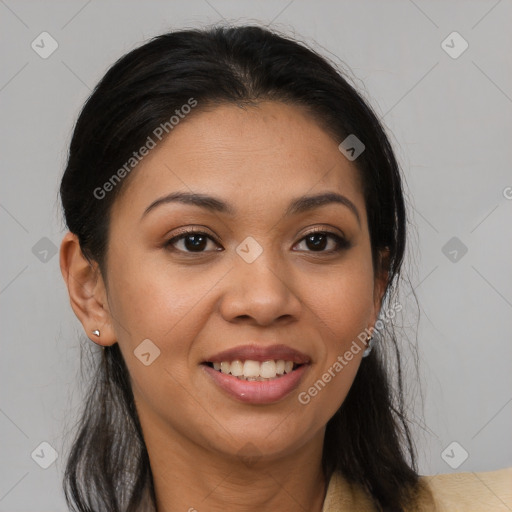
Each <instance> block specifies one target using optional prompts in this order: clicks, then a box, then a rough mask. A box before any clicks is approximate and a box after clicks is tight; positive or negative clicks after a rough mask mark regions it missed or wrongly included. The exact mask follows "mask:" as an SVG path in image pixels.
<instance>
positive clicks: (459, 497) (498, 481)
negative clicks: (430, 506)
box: [420, 467, 512, 512]
mask: <svg viewBox="0 0 512 512" xmlns="http://www.w3.org/2000/svg"><path fill="white" fill-rule="evenodd" d="M420 481H422V482H423V483H425V484H426V485H427V486H428V488H429V489H430V491H431V492H432V495H433V497H434V500H435V502H436V506H437V510H438V511H439V512H445V511H446V512H448V511H449V512H457V511H464V512H488V511H490V510H493V511H496V512H498V511H502V510H503V511H510V510H512V467H510V468H505V469H499V470H497V471H487V472H480V473H474V472H471V473H470V472H468V473H448V474H440V475H432V476H422V477H420Z"/></svg>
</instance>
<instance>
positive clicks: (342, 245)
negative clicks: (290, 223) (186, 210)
mask: <svg viewBox="0 0 512 512" xmlns="http://www.w3.org/2000/svg"><path fill="white" fill-rule="evenodd" d="M318 234H322V235H327V236H328V237H330V238H332V239H333V240H334V241H335V242H336V244H337V247H336V248H335V249H331V250H329V251H306V252H311V253H313V254H315V253H318V254H334V253H338V252H341V251H343V250H346V249H348V248H350V246H351V244H350V242H348V240H346V239H345V238H343V237H341V236H340V235H337V234H336V233H333V232H331V231H326V230H325V229H322V228H315V229H313V230H311V231H310V232H309V233H306V234H305V235H304V236H303V237H302V238H301V239H300V240H299V242H298V243H301V242H303V241H305V240H306V239H307V238H308V237H309V236H312V235H318ZM189 235H204V236H206V237H207V238H208V239H210V240H212V241H213V242H215V243H217V242H216V241H215V240H214V239H213V237H211V236H210V235H208V234H207V233H205V232H204V231H200V230H197V229H189V230H187V231H182V232H181V233H180V234H179V235H176V236H174V237H172V238H171V239H169V240H168V241H167V242H166V243H165V247H166V248H168V249H170V250H173V251H177V252H181V253H184V254H205V253H208V252H214V251H197V252H194V251H183V250H181V249H176V248H175V247H172V245H173V244H174V243H176V242H177V241H180V240H182V239H185V238H186V237H187V236H189Z"/></svg>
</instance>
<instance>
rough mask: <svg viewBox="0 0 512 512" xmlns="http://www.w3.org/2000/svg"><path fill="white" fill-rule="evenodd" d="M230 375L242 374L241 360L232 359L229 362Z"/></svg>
mask: <svg viewBox="0 0 512 512" xmlns="http://www.w3.org/2000/svg"><path fill="white" fill-rule="evenodd" d="M230 370H231V375H234V376H235V377H240V375H243V374H244V363H242V361H238V360H237V361H233V362H232V363H231V368H230Z"/></svg>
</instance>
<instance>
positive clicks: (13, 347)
mask: <svg viewBox="0 0 512 512" xmlns="http://www.w3.org/2000/svg"><path fill="white" fill-rule="evenodd" d="M222 18H225V19H228V20H229V21H233V22H236V23H244V22H247V21H249V22H257V23H261V24H269V23H271V24H272V25H273V26H275V27H276V28H278V29H280V30H283V31H286V32H288V33H289V34H290V35H293V34H294V33H296V35H297V36H298V37H302V38H303V40H305V41H306V42H307V43H309V44H310V45H312V46H313V47H314V48H316V49H317V50H319V51H320V52H322V53H323V54H325V55H328V56H329V57H330V58H332V59H334V60H335V61H338V60H339V59H341V61H343V62H345V63H346V65H347V66H348V67H350V69H351V70H352V73H353V74H354V75H355V77H357V80H356V84H357V85H358V87H359V88H360V89H361V90H362V91H363V94H364V95H365V96H366V97H367V98H369V99H370V101H371V103H372V105H373V106H374V108H375V110H376V111H377V113H378V114H379V116H380V117H381V118H382V119H383V122H384V123H385V125H386V126H387V127H388V129H389V131H390V132H391V133H392V136H391V137H392V142H393V144H394V146H395V148H396V152H397V156H398V157H399V159H400V162H401V164H402V167H403V170H404V174H405V176H406V182H407V185H408V190H409V196H410V199H409V202H410V211H411V214H412V216H413V231H412V233H411V235H412V236H411V242H412V247H413V250H412V251H411V253H410V255H409V259H408V264H407V268H409V275H410V279H411V282H412V285H413V288H414V290H415V292H416V294H417V297H418V300H419V304H420V310H421V317H420V323H419V329H418V335H417V344H418V350H419V354H420V359H421V376H422V379H423V382H424V385H423V391H424V396H425V407H424V418H421V415H422V410H421V405H418V404H417V401H416V402H415V403H416V405H415V406H414V407H413V409H411V414H412V415H413V416H416V418H417V422H418V428H417V429H416V431H415V436H416V439H417V442H418V449H419V456H420V472H421V473H422V474H434V473H448V472H453V471H457V472H458V471H487V470H493V469H498V468H502V467H506V466H511V465H512V446H511V442H510V432H512V404H511V401H512V386H511V383H512V375H511V372H510V368H511V359H512V358H511V355H512V344H511V343H510V338H511V335H510V333H511V330H512V314H511V313H512V286H511V284H512V265H511V264H510V263H511V261H512V259H511V256H512V244H511V243H510V241H511V239H512V237H511V235H512V227H511V225H512V223H511V222H510V220H511V213H512V200H511V199H512V188H511V187H512V173H511V169H510V162H511V153H512V149H511V146H512V144H511V139H510V137H511V134H512V116H511V114H512V99H511V97H512V73H511V70H512V65H511V58H510V55H511V53H510V50H511V48H512V32H511V31H510V29H509V28H510V25H511V23H510V22H511V20H512V2H511V1H510V0H509V1H506V0H501V1H496V0H492V1H464V2H463V1H449V2H441V1H436V2H433V1H431V2H429V1H425V0H423V1H420V0H415V2H412V1H405V0H404V1H386V2H383V1H381V0H378V1H367V0H366V1H362V2H355V1H353V2H333V1H316V2H314V3H313V2H306V1H301V0H295V1H289V0H284V1H272V2H270V1H260V2H257V3H256V2H248V1H238V2H234V1H221V0H209V1H203V0H201V1H187V2H185V1H181V2H173V1H167V2H157V1H149V2H126V1H125V2H120V1H105V2H100V1H99V0H92V1H89V2H87V1H67V2H54V1H46V2H28V1H18V2H16V1H14V0H0V40H1V47H2V49H3V53H2V55H3V62H2V66H1V70H0V105H1V109H2V110H1V111H2V117H1V128H0V129H1V140H2V151H1V154H0V158H1V161H2V163H1V173H2V175H1V179H2V186H1V192H0V226H1V236H2V265H1V275H0V308H1V309H0V311H1V330H2V338H1V343H2V345H1V350H2V352H1V354H2V357H1V358H0V365H1V371H0V379H1V380H0V393H1V395H0V437H1V439H2V443H1V447H0V460H1V461H2V464H1V465H0V511H9V512H18V511H20V512H21V511H25V512H31V511H38V512H40V511H45V510H52V511H55V512H58V511H65V510H67V509H66V506H65V504H64V500H63V493H62V491H61V478H62V472H63V468H64V461H65V457H64V455H65V453H64V450H65V449H66V448H67V447H68V444H69V443H68V441H69V440H68V438H66V437H65V433H66V432H67V431H68V430H69V429H70V428H72V426H73V424H74V421H75V420H76V414H77V411H78V410H79V408H80V404H81V393H82V388H81V387H80V382H81V381H80V343H84V344H85V345H86V346H87V344H88V343H90V342H88V341H80V338H83V333H82V329H81V325H80V324H79V323H78V321H77V320H76V319H75V317H74V314H73V312H72V310H71V308H70V306H69V301H68V296H67V291H66V289H65V286H64V282H63V280H62V278H61V275H60V270H59V264H58V254H55V255H54V254H53V253H52V252H51V249H52V247H54V248H55V249H56V248H57V247H58V246H59V244H60V241H61V239H62V236H63V233H64V230H63V223H62V220H61V217H60V210H59V204H58V202H57V191H58V185H59V179H60V176H61V173H62V171H63V168H64V164H65V158H66V152H67V145H68V144H69V140H70V134H71V129H72V127H73V123H74V121H75V119H76V116H77V114H78V111H79V109H80V107H81V106H82V103H83V102H84V100H85V99H86V97H87V96H88V95H89V94H90V91H91V89H92V88H93V87H94V85H95V84H96V82H97V81H98V80H99V79H100V78H101V76H102V75H103V74H104V72H105V71H106V69H107V67H108V66H109V65H110V64H112V63H113V62H114V61H115V60H116V59H117V58H118V57H119V56H121V55H122V54H124V53H125V52H127V51H128V50H130V49H132V48H134V47H135V46H137V45H139V44H140V43H141V42H142V41H143V40H145V39H147V38H149V37H151V36H154V35H156V34H158V33H160V32H163V31H166V30H170V29H173V28H182V27H196V26H201V25H204V24H207V23H212V22H217V21H220V20H222ZM43 31H47V32H49V33H50V34H51V36H52V37H53V38H54V39H55V40H56V41H57V43H58V49H57V50H56V51H55V52H54V53H53V54H52V55H51V56H49V57H48V58H46V59H43V58H41V57H40V56H39V55H38V54H37V53H36V52H35V51H34V50H33V49H32V48H31V43H32V41H34V40H36V42H37V41H40V39H38V36H39V34H40V33H41V32H43ZM453 31H457V32H458V33H459V34H460V35H461V36H462V37H463V38H464V39H465V40H466V41H467V42H468V44H469V47H468V49H467V50H466V51H465V52H464V53H462V54H461V55H460V56H458V58H452V57H451V56H450V55H448V53H446V51H445V50H444V49H443V47H442V45H441V43H442V41H443V40H445V39H446V37H447V36H448V35H449V34H450V33H452V32H453ZM457 37H458V36H456V38H455V39H453V37H452V38H451V39H450V38H449V39H448V41H447V43H445V44H448V45H449V46H452V47H453V48H452V49H451V50H450V51H452V53H453V52H454V51H459V50H460V49H461V48H462V46H461V40H460V39H457ZM45 47H46V48H48V47H49V46H48V45H47V44H46V45H45ZM45 237H46V238H45ZM453 237H456V238H457V239H456V240H455V241H452V242H451V244H450V245H448V246H447V247H445V244H447V242H448V241H449V240H450V239H452V238H453ZM41 239H43V240H42V241H41ZM464 247H466V248H467V253H465V254H463V250H464ZM443 248H444V249H443ZM45 251H49V252H45ZM453 251H455V252H453ZM454 259H455V261H453V260H454ZM408 389H410V390H414V389H416V386H415V385H414V382H413V380H412V377H411V382H410V384H409V385H408ZM415 393H416V394H417V391H416V392H415ZM413 394H414V393H413V392H412V391H411V395H413ZM43 442H46V443H49V445H51V446H52V447H53V448H54V449H55V450H56V452H57V453H58V454H59V456H58V458H57V460H56V461H55V462H54V463H53V464H51V465H50V466H49V467H48V468H47V469H43V468H42V467H40V465H39V464H38V463H36V462H35V460H38V462H40V463H41V462H43V463H44V461H45V460H46V461H47V462H49V461H50V457H51V450H50V449H49V447H48V446H47V445H43V446H42V447H41V446H40V445H41V443H43ZM453 442H456V443H457V444H455V445H453V444H451V443H453ZM34 450H35V453H36V454H39V458H38V457H37V456H36V455H34V457H32V456H31V454H33V453H34ZM465 452H467V454H468V456H467V459H466V460H464V458H465Z"/></svg>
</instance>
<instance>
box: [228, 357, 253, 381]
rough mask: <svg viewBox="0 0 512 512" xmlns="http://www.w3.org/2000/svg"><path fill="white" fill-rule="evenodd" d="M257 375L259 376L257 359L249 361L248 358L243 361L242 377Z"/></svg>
mask: <svg viewBox="0 0 512 512" xmlns="http://www.w3.org/2000/svg"><path fill="white" fill-rule="evenodd" d="M228 364H229V363H228ZM259 376H260V363H259V362H258V361H251V360H250V359H249V360H247V361H245V363H244V377H259Z"/></svg>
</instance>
